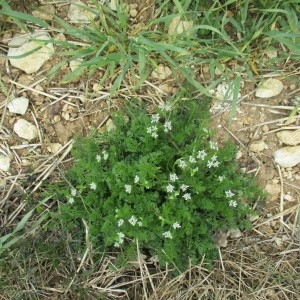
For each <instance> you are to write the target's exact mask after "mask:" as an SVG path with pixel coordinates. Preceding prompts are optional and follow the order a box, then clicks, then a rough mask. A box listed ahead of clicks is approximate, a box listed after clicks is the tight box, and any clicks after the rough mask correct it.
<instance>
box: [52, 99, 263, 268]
mask: <svg viewBox="0 0 300 300" xmlns="http://www.w3.org/2000/svg"><path fill="white" fill-rule="evenodd" d="M134 103H135V101H133V100H132V101H131V104H130V105H128V106H127V107H126V109H125V110H124V111H123V112H122V113H121V112H118V113H116V114H115V116H114V118H113V120H114V124H115V126H116V128H115V129H113V130H111V131H107V130H106V131H105V132H104V133H101V134H99V133H93V134H91V135H90V136H89V137H84V138H78V139H77V140H76V141H75V143H74V147H73V152H72V153H73V156H74V158H75V162H74V165H73V167H72V169H71V170H70V171H69V172H68V174H67V175H66V181H64V182H62V183H61V184H60V185H59V186H57V185H55V186H54V190H55V191H56V192H55V195H56V196H55V197H57V198H58V199H60V200H61V203H62V205H61V206H60V209H61V215H60V216H61V218H62V219H63V220H65V221H66V224H67V226H68V227H69V229H70V230H71V229H72V232H73V234H75V235H76V234H78V233H79V232H80V230H81V229H82V221H81V219H83V220H84V221H85V222H86V223H87V224H88V227H89V235H90V239H91V242H92V243H93V244H94V245H97V246H100V247H101V246H105V247H110V246H111V247H116V248H120V252H119V253H120V254H119V258H120V259H122V260H123V259H125V260H126V259H128V258H130V257H131V256H132V255H133V254H134V252H135V251H136V242H137V241H138V244H139V247H140V249H141V251H142V252H144V251H145V252H146V253H148V254H149V255H151V256H155V255H157V256H158V258H159V261H160V263H161V264H162V265H164V263H165V262H174V263H175V264H176V266H177V267H179V268H180V269H184V268H186V267H187V265H188V260H189V258H190V259H191V261H192V263H193V264H195V263H197V262H198V261H199V259H200V258H201V257H202V256H203V255H206V257H207V258H208V259H211V258H213V257H214V254H215V249H216V246H215V244H214V241H213V235H214V233H215V232H216V231H217V230H226V229H230V228H240V229H245V228H249V227H250V222H249V220H248V218H247V216H248V215H249V214H252V213H253V211H252V209H251V206H250V205H249V204H248V203H251V202H252V201H255V200H256V199H257V198H258V196H259V195H260V192H259V189H258V188H256V186H255V182H254V181H253V178H250V177H247V176H246V175H243V174H240V173H239V172H238V168H237V164H236V163H235V159H234V158H235V148H234V146H233V145H232V144H230V143H226V144H224V145H223V147H222V148H219V146H218V145H217V143H216V142H215V141H213V139H212V136H213V133H212V131H211V130H209V129H208V114H207V113H206V112H207V111H208V102H207V101H203V100H201V101H200V100H196V99H193V100H187V101H184V100H181V99H180V98H176V99H171V100H170V101H169V102H167V103H161V104H160V105H158V107H157V108H156V111H155V113H154V114H151V115H150V114H148V113H147V111H146V109H145V107H141V104H138V103H135V104H134ZM52 188H53V187H52ZM80 228H81V229H80Z"/></svg>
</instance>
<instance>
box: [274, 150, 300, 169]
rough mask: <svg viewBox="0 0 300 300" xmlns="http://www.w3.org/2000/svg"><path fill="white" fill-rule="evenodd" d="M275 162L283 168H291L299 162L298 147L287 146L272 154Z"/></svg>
mask: <svg viewBox="0 0 300 300" xmlns="http://www.w3.org/2000/svg"><path fill="white" fill-rule="evenodd" d="M274 159H275V162H276V163H277V164H278V165H279V166H281V167H283V168H292V167H294V166H296V165H297V164H298V163H299V162H300V146H288V147H284V148H281V149H279V150H276V151H275V152H274Z"/></svg>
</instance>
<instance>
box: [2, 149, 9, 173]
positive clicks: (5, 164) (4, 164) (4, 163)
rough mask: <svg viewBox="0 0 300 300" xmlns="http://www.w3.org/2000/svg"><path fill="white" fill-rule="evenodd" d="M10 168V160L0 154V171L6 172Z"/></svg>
mask: <svg viewBox="0 0 300 300" xmlns="http://www.w3.org/2000/svg"><path fill="white" fill-rule="evenodd" d="M9 168H10V158H9V157H8V156H6V155H3V154H1V153H0V170H1V171H4V172H7V171H8V170H9Z"/></svg>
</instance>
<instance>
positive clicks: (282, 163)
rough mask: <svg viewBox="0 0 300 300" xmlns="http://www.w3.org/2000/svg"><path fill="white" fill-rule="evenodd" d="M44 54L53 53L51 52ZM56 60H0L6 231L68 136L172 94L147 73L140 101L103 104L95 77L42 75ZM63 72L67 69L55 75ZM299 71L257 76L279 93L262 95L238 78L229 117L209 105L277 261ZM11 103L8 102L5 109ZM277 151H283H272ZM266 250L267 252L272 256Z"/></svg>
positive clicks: (63, 150) (292, 164) (295, 187)
mask: <svg viewBox="0 0 300 300" xmlns="http://www.w3.org/2000/svg"><path fill="white" fill-rule="evenodd" d="M48 9H51V10H58V11H59V13H60V14H61V15H63V14H65V16H66V15H67V14H68V12H69V6H66V5H65V6H59V5H57V6H53V5H49V7H48ZM133 9H138V7H137V8H133ZM35 14H37V15H38V16H39V17H41V15H40V14H38V13H35ZM132 14H134V12H132ZM44 18H45V17H44ZM12 37H13V34H12V31H11V30H9V29H7V31H6V32H4V34H3V44H4V45H5V50H7V48H6V46H7V47H9V43H10V42H11V39H12ZM50 50H51V51H52V52H53V51H54V48H50ZM280 51H282V50H281V49H278V52H280ZM23 59H24V60H27V61H26V62H25V63H24V65H25V66H27V67H28V66H30V67H31V66H32V64H33V63H32V62H30V61H28V59H30V57H24V58H23ZM36 59H37V58H36V57H34V60H36ZM38 59H40V58H38ZM57 59H58V58H57V57H56V56H53V55H52V54H51V55H49V57H46V60H45V62H43V63H42V64H41V66H40V68H39V69H37V70H34V72H31V71H28V73H30V74H26V71H24V69H23V68H22V67H20V66H18V67H16V66H14V65H13V63H12V62H11V61H9V60H8V59H6V58H5V57H0V74H1V82H2V85H3V87H4V88H2V91H3V92H2V93H1V94H0V101H1V111H0V115H1V129H0V140H1V143H0V187H1V190H0V193H1V196H0V199H1V200H0V212H1V218H0V226H1V227H2V228H5V231H6V232H9V230H10V228H11V227H13V226H14V225H15V224H16V222H17V220H19V219H20V217H21V216H22V209H23V207H24V204H23V202H20V199H21V198H20V195H22V194H23V193H24V192H25V193H29V194H31V195H34V194H35V193H38V192H39V186H40V185H41V183H42V181H43V180H44V179H46V178H48V179H49V178H51V180H54V179H55V178H56V176H57V167H58V166H63V165H65V164H67V163H68V162H69V160H70V156H69V151H70V149H71V143H72V139H73V137H74V136H75V135H78V134H82V135H86V134H88V131H89V128H90V127H91V126H93V127H96V128H98V129H99V130H101V128H102V127H103V126H105V125H108V126H109V124H110V109H117V108H118V107H119V106H120V105H122V101H128V100H129V99H130V97H131V96H138V97H141V98H142V99H143V100H145V101H149V104H151V105H153V104H155V103H158V102H159V101H162V100H163V99H165V98H167V97H170V96H172V94H173V93H174V92H176V84H175V83H174V81H173V80H172V73H170V74H167V75H166V76H165V78H163V77H159V76H156V78H153V77H155V76H154V75H153V74H152V78H150V79H149V81H150V83H146V84H144V86H143V88H142V90H143V92H144V94H143V95H137V94H134V93H133V92H132V91H131V90H130V89H128V88H126V87H124V88H123V89H122V91H121V92H120V93H119V94H118V95H117V97H115V98H114V99H110V97H109V83H108V86H107V87H99V86H98V85H97V80H96V78H95V77H94V78H92V79H89V81H87V82H86V81H85V80H84V78H83V79H81V80H79V81H77V82H74V83H72V84H68V85H61V84H60V82H59V80H60V76H61V75H59V76H58V77H55V78H54V79H53V80H51V81H49V80H48V78H47V76H46V72H47V71H48V70H49V69H50V68H51V67H52V66H53V65H55V64H56V63H57ZM266 59H268V56H266ZM75 67H76V66H75ZM225 67H229V66H225ZM69 70H70V66H68V67H66V68H65V69H64V70H63V72H64V73H66V72H69ZM299 72H300V71H299V66H298V65H296V64H294V63H293V62H287V64H286V65H284V66H278V72H277V73H276V74H275V73H272V74H271V73H269V74H265V76H266V77H265V79H266V78H267V77H268V76H269V77H270V78H272V79H277V80H279V82H280V83H282V87H283V88H282V90H280V91H275V92H274V94H273V95H272V94H271V95H269V96H268V95H267V97H265V96H264V97H262V96H261V95H259V94H257V87H258V83H259V82H260V81H261V78H260V76H257V77H258V78H257V82H256V83H253V82H251V81H250V80H248V79H247V78H246V77H243V83H244V85H243V87H241V89H240V97H239V100H238V104H237V107H236V111H235V112H234V115H231V112H232V105H231V104H232V103H231V102H230V101H225V105H222V103H220V100H218V99H217V98H218V97H217V96H216V91H217V89H216V90H215V95H214V97H213V102H212V127H214V128H215V130H216V132H217V136H218V140H219V141H220V143H222V141H225V140H227V139H228V138H229V139H231V140H232V141H234V142H235V143H236V144H237V145H238V147H239V152H238V157H237V159H238V161H239V163H240V166H241V169H242V170H243V171H244V172H247V173H253V174H254V175H255V176H256V177H257V180H258V182H259V185H260V186H261V187H263V188H264V189H265V190H266V191H267V192H268V194H269V196H268V198H267V200H266V202H265V203H261V202H258V203H257V205H258V208H259V210H260V212H261V214H260V216H258V217H257V218H256V220H254V233H256V235H257V237H256V238H257V240H258V241H262V240H268V241H269V243H268V245H269V247H274V249H276V250H275V252H277V253H283V254H282V255H283V256H284V255H291V256H293V261H294V262H297V261H298V263H299V259H298V258H297V251H298V250H299V245H298V244H297V236H298V237H299V223H297V222H298V220H300V218H299V201H300V200H299V199H300V196H299V195H300V164H299V162H300V125H299V119H300V116H299V114H298V111H297V105H299V103H300V101H299V98H300V85H299ZM219 76H220V74H219ZM199 78H200V79H201V78H202V79H203V80H204V79H207V78H209V75H208V70H206V69H205V68H204V69H201V70H199ZM275 89H276V88H275ZM270 90H272V88H270ZM225 91H226V88H225ZM11 100H13V101H15V102H13V104H12V103H10V102H11ZM223 104H224V103H223ZM286 146H289V148H285V147H286ZM282 148H284V150H280V151H281V152H276V151H278V150H279V149H282ZM271 252H272V253H274V250H273V249H272V251H271ZM284 253H285V254H284ZM296 267H297V266H295V265H294V266H292V268H296ZM298 284H299V283H298ZM272 299H276V298H272ZM278 299H279V298H278Z"/></svg>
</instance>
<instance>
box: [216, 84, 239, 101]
mask: <svg viewBox="0 0 300 300" xmlns="http://www.w3.org/2000/svg"><path fill="white" fill-rule="evenodd" d="M243 85H244V83H243V82H241V87H243ZM233 89H234V86H233V85H232V84H230V86H229V84H228V83H226V82H221V83H219V84H218V85H217V87H216V88H215V89H213V90H211V91H210V93H211V94H212V95H213V96H214V97H215V98H216V99H217V100H220V101H232V100H233V92H232V91H233ZM240 97H241V94H240V92H239V93H238V98H240Z"/></svg>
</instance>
